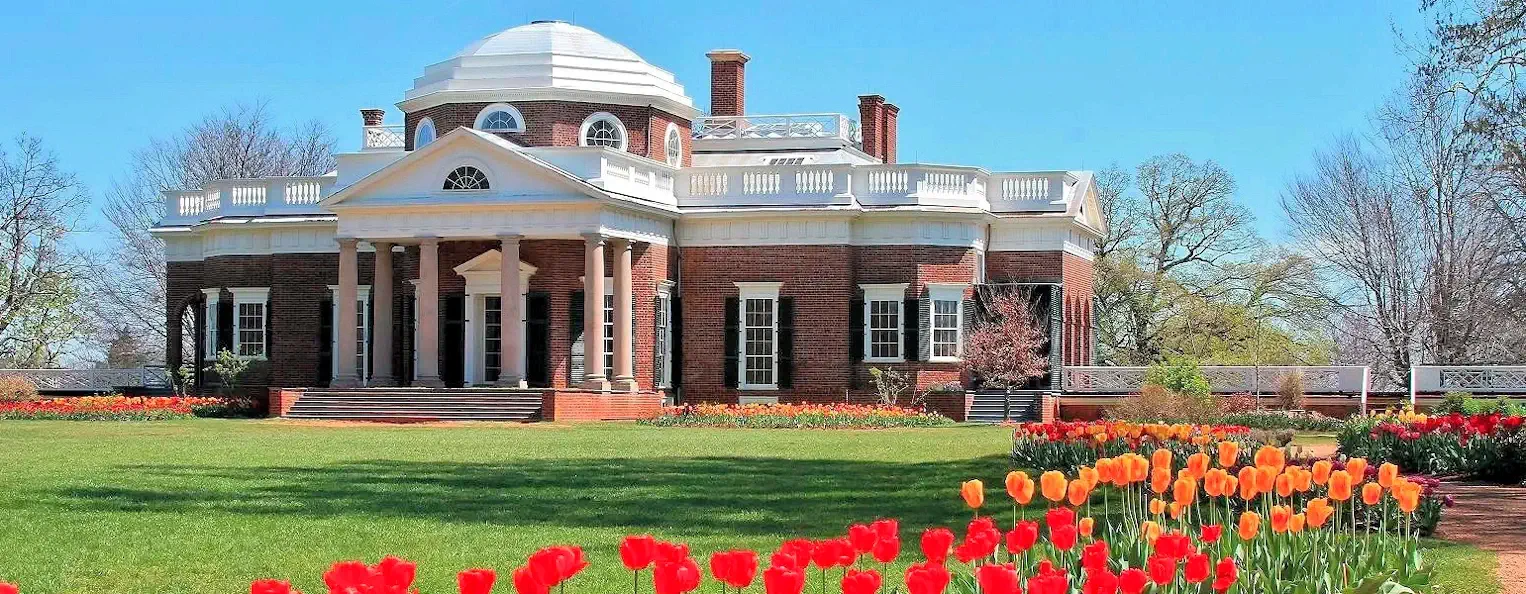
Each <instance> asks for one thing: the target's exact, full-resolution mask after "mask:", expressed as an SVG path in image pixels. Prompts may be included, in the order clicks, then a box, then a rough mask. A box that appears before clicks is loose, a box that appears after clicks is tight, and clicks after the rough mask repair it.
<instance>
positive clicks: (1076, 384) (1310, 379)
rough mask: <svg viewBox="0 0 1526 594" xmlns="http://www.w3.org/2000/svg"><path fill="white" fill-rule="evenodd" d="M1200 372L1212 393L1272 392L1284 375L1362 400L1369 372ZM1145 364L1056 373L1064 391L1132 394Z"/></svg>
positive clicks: (1314, 389)
mask: <svg viewBox="0 0 1526 594" xmlns="http://www.w3.org/2000/svg"><path fill="white" fill-rule="evenodd" d="M1202 369H1203V376H1204V377H1206V378H1207V379H1208V387H1209V389H1211V390H1213V392H1214V393H1216V394H1236V393H1241V392H1250V393H1268V392H1275V391H1276V390H1277V387H1278V386H1279V385H1281V384H1282V381H1283V379H1284V378H1286V377H1288V376H1289V375H1292V374H1300V375H1301V376H1302V381H1303V388H1304V391H1305V392H1308V393H1313V394H1334V395H1345V396H1359V397H1361V399H1362V401H1363V402H1364V403H1365V402H1366V401H1367V390H1368V385H1369V384H1370V380H1371V373H1370V371H1369V370H1368V368H1366V367H1360V366H1355V365H1337V366H1291V365H1289V366H1260V367H1257V366H1251V365H1205V366H1203V368H1202ZM1149 370H1150V368H1148V367H1066V368H1064V369H1063V371H1062V373H1061V376H1060V387H1061V390H1063V391H1064V392H1067V393H1081V394H1086V393H1091V394H1132V393H1135V392H1138V391H1139V389H1140V388H1141V387H1143V386H1144V383H1145V374H1146V373H1148V372H1149Z"/></svg>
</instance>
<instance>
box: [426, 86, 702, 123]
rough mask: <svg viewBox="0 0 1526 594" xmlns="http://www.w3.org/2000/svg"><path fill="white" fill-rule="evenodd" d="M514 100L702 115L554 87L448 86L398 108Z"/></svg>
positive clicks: (643, 99)
mask: <svg viewBox="0 0 1526 594" xmlns="http://www.w3.org/2000/svg"><path fill="white" fill-rule="evenodd" d="M515 101H571V102H575V103H595V104H599V103H602V104H609V105H631V106H636V107H652V108H655V109H659V110H662V111H665V112H668V113H670V114H673V115H675V116H678V117H681V118H684V119H686V120H690V121H692V120H694V119H695V118H698V117H700V116H701V115H703V113H702V112H700V110H698V109H696V108H695V107H694V106H692V105H684V104H682V103H679V102H677V101H674V100H672V99H668V98H666V97H656V96H652V95H637V94H631V93H615V92H610V91H588V90H582V89H565V88H555V87H537V88H528V89H462V90H449V89H448V90H441V91H434V92H432V93H429V94H427V95H421V96H418V97H414V98H412V99H404V100H402V101H399V102H398V103H397V108H398V109H400V110H402V111H403V112H404V113H412V112H415V111H419V110H421V109H429V108H431V107H436V106H440V105H445V104H447V103H495V102H515Z"/></svg>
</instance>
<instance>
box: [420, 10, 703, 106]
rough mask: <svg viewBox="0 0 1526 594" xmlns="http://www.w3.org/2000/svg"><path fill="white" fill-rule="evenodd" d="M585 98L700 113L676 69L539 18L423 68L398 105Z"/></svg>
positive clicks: (590, 33)
mask: <svg viewBox="0 0 1526 594" xmlns="http://www.w3.org/2000/svg"><path fill="white" fill-rule="evenodd" d="M544 100H563V101H583V102H589V103H613V104H620V105H652V106H655V107H658V108H660V109H663V110H664V111H668V112H670V113H673V114H675V115H679V116H682V117H685V118H690V119H692V118H694V117H696V116H697V115H698V114H699V112H698V110H696V109H695V108H694V101H693V100H692V99H690V98H689V96H688V95H685V94H684V88H683V85H680V84H678V82H677V81H676V80H675V79H674V77H673V74H672V73H670V72H668V71H666V70H663V69H661V68H658V67H656V66H653V65H651V64H649V63H647V62H646V60H642V59H641V56H638V55H636V53H635V52H633V51H631V50H630V49H629V48H627V47H625V46H623V45H620V44H618V43H615V42H614V41H611V40H610V39H609V38H607V37H605V36H603V35H600V34H598V33H595V32H593V31H590V30H588V29H585V28H583V27H579V26H577V25H572V24H569V23H563V22H560V21H536V22H533V23H530V24H528V25H520V26H518V27H514V28H511V29H506V30H504V31H500V32H498V33H494V34H492V35H489V36H487V37H483V38H482V39H479V40H477V41H475V42H473V43H472V44H471V45H468V46H466V48H465V49H462V50H461V51H460V52H458V53H456V55H455V56H452V57H451V58H450V59H448V60H445V61H443V62H439V63H437V64H433V65H431V66H429V67H427V68H425V69H424V75H423V76H420V77H418V78H416V79H414V80H413V88H412V89H409V91H408V92H407V93H406V94H405V95H404V97H403V101H402V102H401V103H399V104H398V107H400V108H402V109H403V111H416V110H419V109H424V108H427V107H432V106H435V105H440V104H444V103H464V102H492V101H544Z"/></svg>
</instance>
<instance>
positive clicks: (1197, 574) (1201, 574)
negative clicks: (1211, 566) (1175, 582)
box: [1182, 553, 1208, 584]
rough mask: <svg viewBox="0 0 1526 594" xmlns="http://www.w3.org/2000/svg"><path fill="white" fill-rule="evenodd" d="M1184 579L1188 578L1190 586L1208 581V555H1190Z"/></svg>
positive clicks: (1184, 570) (1183, 572) (1184, 571)
mask: <svg viewBox="0 0 1526 594" xmlns="http://www.w3.org/2000/svg"><path fill="white" fill-rule="evenodd" d="M1182 577H1184V578H1186V579H1187V583H1189V584H1198V583H1202V581H1203V580H1206V579H1208V555H1204V554H1202V553H1196V554H1193V555H1188V556H1187V565H1186V567H1185V568H1184V569H1183V570H1182Z"/></svg>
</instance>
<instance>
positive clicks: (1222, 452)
mask: <svg viewBox="0 0 1526 594" xmlns="http://www.w3.org/2000/svg"><path fill="white" fill-rule="evenodd" d="M1239 461H1240V444H1238V443H1235V442H1233V441H1221V442H1219V466H1223V467H1224V468H1232V467H1234V465H1235V463H1237V462H1239Z"/></svg>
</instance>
